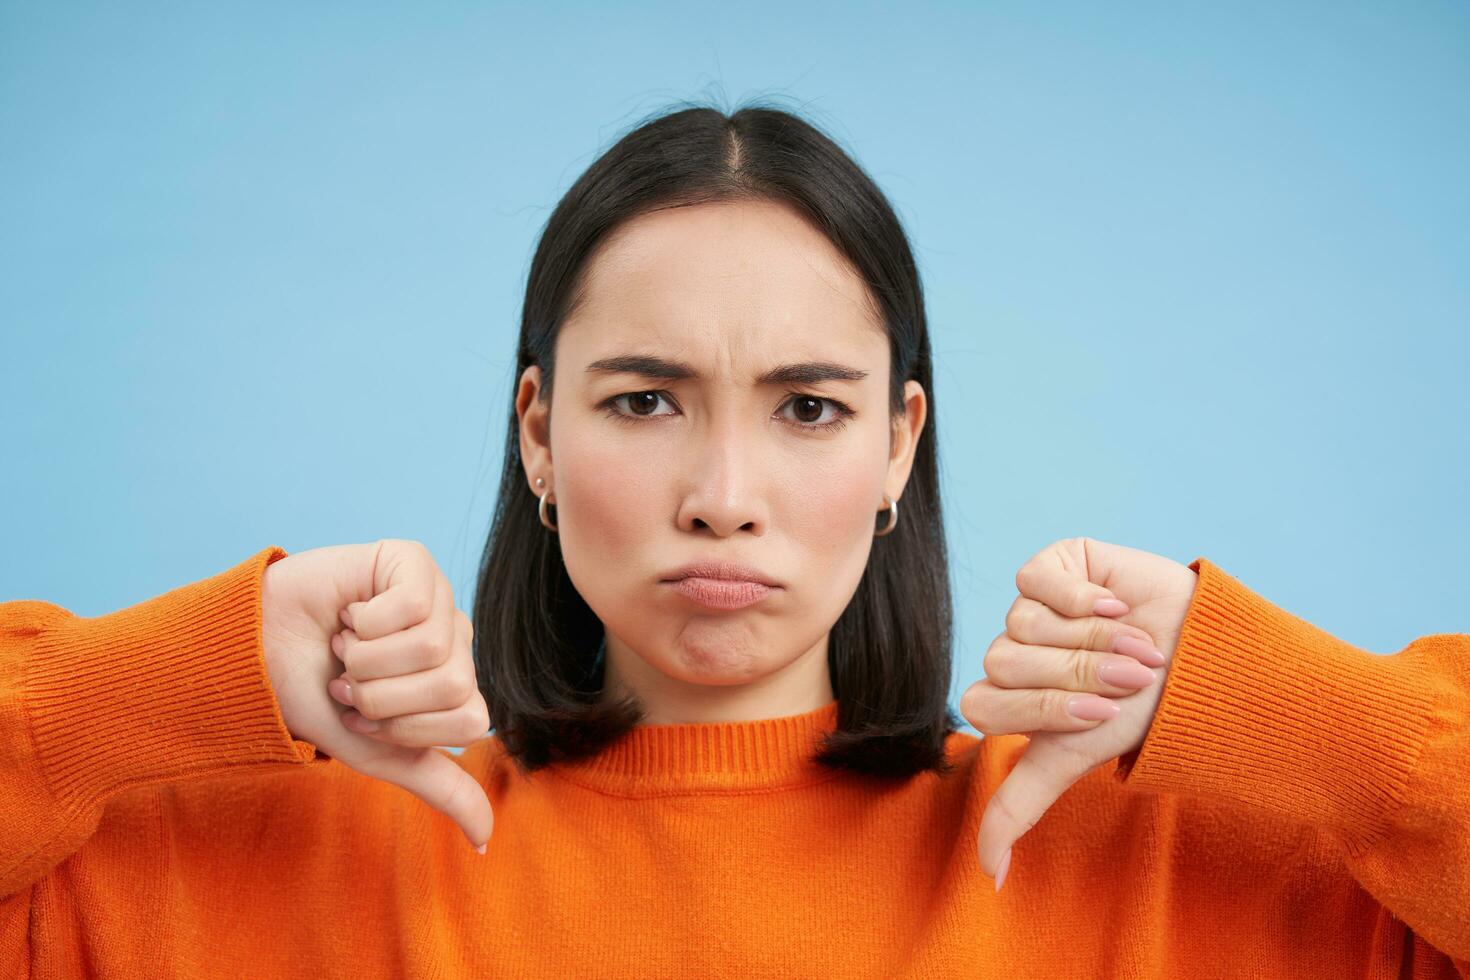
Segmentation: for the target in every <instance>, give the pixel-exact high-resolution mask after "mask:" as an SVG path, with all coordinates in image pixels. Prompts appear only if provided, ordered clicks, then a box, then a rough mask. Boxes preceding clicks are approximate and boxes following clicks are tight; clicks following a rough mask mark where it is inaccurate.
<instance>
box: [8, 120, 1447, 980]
mask: <svg viewBox="0 0 1470 980" xmlns="http://www.w3.org/2000/svg"><path fill="white" fill-rule="evenodd" d="M935 418H936V406H935V401H934V393H933V388H932V384H931V363H930V348H929V340H928V335H927V332H926V326H925V316H924V304H923V299H922V293H921V289H920V282H919V277H918V274H917V271H916V269H915V265H914V261H913V257H912V255H911V253H910V250H909V246H908V243H907V241H906V238H905V235H904V233H903V231H902V229H901V227H900V225H899V222H898V221H897V219H896V217H895V215H894V213H893V211H892V209H891V208H890V207H889V205H888V202H887V201H886V200H885V199H884V197H883V195H882V194H881V192H880V191H879V190H878V189H877V187H876V186H875V185H874V184H873V183H872V181H871V180H870V179H869V178H868V177H867V176H866V175H865V174H864V172H863V171H862V170H861V169H860V168H859V167H858V166H857V165H856V164H855V163H854V162H853V161H852V160H851V159H849V157H848V156H847V155H846V154H844V153H843V152H842V151H841V149H839V148H838V147H837V146H836V145H835V144H834V143H833V142H832V141H831V140H830V139H828V138H827V137H826V136H824V135H823V134H821V133H820V132H819V131H818V130H816V129H815V128H813V127H812V126H811V125H809V124H808V123H806V122H805V121H803V120H801V119H800V118H798V117H795V116H793V115H790V114H788V113H786V112H783V111H780V110H777V109H773V108H762V107H759V106H751V107H747V108H743V109H741V110H740V111H738V112H736V113H734V114H733V115H730V116H726V115H725V114H723V113H721V112H718V111H716V110H714V109H710V108H699V107H695V108H681V109H678V110H676V111H671V112H668V113H665V114H663V115H660V116H658V117H656V118H654V119H651V120H649V121H647V122H646V123H645V124H644V125H642V126H640V127H638V128H637V129H636V130H635V131H633V132H631V133H630V134H628V135H627V136H626V137H624V138H623V139H622V140H621V141H619V142H618V143H617V144H616V145H615V146H613V147H612V148H611V149H610V150H609V151H608V152H607V153H606V154H605V155H604V156H603V157H601V158H600V159H599V160H598V161H597V162H596V163H594V164H593V165H592V167H591V168H590V169H589V170H588V171H587V172H586V173H585V174H584V175H583V176H582V177H581V178H580V179H579V180H578V181H577V182H576V184H575V185H574V186H573V187H572V188H571V189H570V190H569V191H568V193H567V194H566V196H565V198H564V199H563V200H562V201H561V203H560V204H559V206H558V207H557V209H556V211H555V212H554V214H553V215H552V216H551V218H550V220H549V222H548V224H547V227H546V229H545V231H544V233H543V235H542V238H541V241H540V245H539V248H538V250H537V252H536V255H535V259H534V262H533V264H532V268H531V271H530V278H529V282H528V285H527V290H526V297H525V308H524V313H523V318H522V323H521V330H520V339H519V348H518V380H517V385H516V387H515V390H514V400H513V413H512V417H511V418H510V420H509V428H508V431H507V438H506V450H505V461H504V468H503V472H502V479H501V486H500V494H499V499H498V504H497V508H496V511H495V515H494V521H493V526H492V528H491V533H490V536H489V540H488V542H487V545H486V549H485V553H484V560H483V563H482V565H481V568H480V575H479V581H478V588H477V590H476V595H475V597H474V603H473V615H472V616H466V615H465V614H464V613H460V612H458V611H457V610H456V609H455V606H454V598H453V595H452V592H451V590H450V586H449V583H448V580H447V579H446V578H445V577H444V575H443V573H442V572H441V571H440V570H439V569H438V567H437V566H436V565H435V563H434V561H433V558H432V557H431V556H430V555H429V554H428V552H427V551H426V550H425V549H424V548H423V547H422V546H420V545H417V544H416V543H414V542H408V541H401V540H396V539H389V540H384V541H379V542H375V543H373V544H364V545H348V546H339V547H333V548H321V549H316V550H313V551H306V552H301V553H299V554H295V555H289V556H288V555H287V554H286V553H285V552H284V551H283V550H282V549H280V548H276V547H270V548H266V549H264V550H262V551H261V552H259V553H257V554H256V555H254V556H252V557H250V558H249V559H247V560H245V561H243V562H241V563H240V564H239V565H237V566H235V567H234V568H232V569H230V570H228V571H225V572H222V573H220V574H219V575H216V576H214V577H212V578H208V579H205V580H202V581H200V582H195V583H193V584H191V585H186V586H184V587H182V588H179V589H176V590H174V591H172V592H169V593H167V594H165V595H162V596H158V597H156V598H153V599H150V600H148V601H146V602H143V603H140V604H138V605H136V606H133V607H130V608H128V609H124V610H121V611H118V612H115V613H112V614H110V615H107V616H101V617H96V618H90V619H89V618H82V617H77V616H74V615H73V614H71V613H69V612H68V611H67V610H65V609H62V608H61V607H59V606H56V605H54V604H51V603H46V602H40V601H19V602H11V603H6V604H3V605H0V754H3V756H4V758H5V766H4V768H3V776H0V818H3V819H0V869H3V870H0V903H3V904H0V971H3V972H4V973H5V975H14V976H34V977H63V976H65V977H74V976H106V977H145V976H146V977H163V976H191V977H192V976H303V977H313V978H321V977H328V976H344V977H346V976H352V977H361V976H369V977H377V976H415V977H418V976H434V977H484V976H494V977H510V976H533V977H541V976H547V977H564V976H597V977H651V976H658V977H695V976H732V977H742V978H745V977H758V976H864V977H866V976H884V977H888V976H900V977H901V976H913V977H975V976H997V977H1012V978H1016V977H1046V978H1053V977H1058V976H1076V977H1095V976H1130V977H1145V976H1148V977H1195V976H1198V977H1324V978H1325V977H1333V978H1339V977H1346V976H1377V977H1388V976H1394V977H1397V976H1410V975H1412V976H1415V977H1453V976H1456V975H1457V974H1458V975H1460V976H1465V977H1470V635H1466V634H1463V633H1461V634H1440V635H1433V636H1426V637H1422V638H1420V639H1417V640H1415V641H1414V642H1412V643H1410V644H1409V645H1408V646H1406V647H1405V648H1403V649H1402V650H1400V651H1398V652H1396V653H1394V654H1392V655H1388V656H1381V655H1375V654H1372V653H1369V652H1367V651H1364V650H1361V649H1358V648H1356V647H1354V646H1351V645H1349V644H1347V643H1345V642H1343V641H1341V640H1338V639H1336V638H1334V637H1332V636H1330V635H1328V634H1326V633H1324V632H1323V631H1321V630H1319V629H1317V628H1316V627H1314V626H1312V625H1311V624H1309V623H1306V622H1305V621H1303V620H1301V619H1298V618H1296V617H1294V616H1292V615H1291V614H1289V613H1287V612H1285V611H1283V610H1281V609H1279V608H1277V607H1275V606H1273V605H1272V604H1270V603H1269V602H1267V601H1266V600H1264V599H1263V598H1261V597H1260V596H1258V595H1256V594H1255V593H1253V592H1251V591H1250V590H1249V589H1247V588H1246V587H1245V586H1243V585H1242V584H1241V583H1239V582H1237V581H1236V580H1235V579H1233V578H1231V577H1230V576H1229V575H1227V574H1225V573H1224V572H1223V571H1222V570H1221V569H1219V568H1218V567H1216V566H1215V565H1213V564H1212V563H1210V562H1209V561H1207V560H1206V559H1204V558H1199V559H1196V560H1195V561H1194V562H1193V563H1191V564H1190V565H1188V566H1183V565H1180V564H1178V563H1177V562H1173V561H1171V560H1169V559H1167V558H1162V557H1159V556H1156V555H1150V554H1147V553H1145V552H1142V551H1137V550H1135V549H1130V548H1124V547H1120V546H1117V545H1110V544H1107V543H1104V542H1099V541H1095V540H1093V539H1089V538H1074V539H1068V540H1065V541H1059V542H1056V543H1055V544H1053V545H1051V546H1049V547H1047V548H1045V549H1043V550H1042V551H1040V552H1039V553H1038V554H1037V555H1036V556H1035V557H1034V558H1033V559H1032V560H1030V561H1028V562H1027V563H1026V565H1025V566H1024V567H1022V568H1021V569H1020V570H1019V572H1018V573H1017V576H1016V584H1017V588H1018V592H1019V595H1018V597H1017V599H1016V602H1015V604H1014V605H1013V607H1012V609H1011V611H1010V613H1009V615H1008V616H1007V618H1006V629H1005V631H1004V632H1003V633H1002V634H1001V635H1000V636H998V637H997V638H996V640H995V641H994V642H993V643H992V644H991V646H990V648H989V650H988V651H987V654H986V658H985V667H986V677H985V678H984V679H983V680H981V681H978V682H976V683H974V684H971V685H970V686H969V687H968V688H967V689H966V690H965V692H964V696H963V698H962V701H961V705H962V708H963V712H962V713H963V714H964V715H965V717H966V718H968V720H969V721H970V722H971V723H972V724H973V725H974V726H975V727H976V728H977V729H978V730H980V731H981V732H982V733H985V734H986V735H989V736H991V737H988V738H984V739H977V738H974V737H973V736H969V735H965V734H963V733H961V732H958V731H957V730H956V729H957V727H958V724H959V722H958V719H957V718H956V717H955V716H954V714H953V713H952V712H951V710H950V709H949V707H948V700H949V696H950V692H951V649H950V618H951V615H950V606H949V583H948V577H947V568H946V565H947V558H946V550H945V541H944V532H943V522H942V518H941V509H940V501H939V481H938V469H937V459H936V453H935V438H934V427H935ZM388 451H391V449H389V450H388ZM900 504H901V506H900ZM349 705H350V707H348V706H349ZM1099 709H1101V710H1099ZM487 730H490V731H493V734H492V735H491V737H489V738H486V737H484V736H485V735H486V733H487ZM453 745H463V746H467V749H466V751H464V752H463V753H462V754H461V755H459V756H458V757H455V756H454V755H453V754H451V753H449V752H446V751H444V749H443V748H442V747H443V746H453ZM424 803H428V804H429V805H428V806H425V805H424ZM492 829H493V834H492ZM464 838H467V839H468V840H469V842H470V844H471V845H472V846H468V847H467V846H466V845H465V842H464ZM492 838H493V839H492ZM487 843H488V844H489V846H488V848H486V849H485V850H484V851H483V853H476V850H475V848H477V847H480V846H482V845H485V844H487ZM1002 886H1003V887H1002Z"/></svg>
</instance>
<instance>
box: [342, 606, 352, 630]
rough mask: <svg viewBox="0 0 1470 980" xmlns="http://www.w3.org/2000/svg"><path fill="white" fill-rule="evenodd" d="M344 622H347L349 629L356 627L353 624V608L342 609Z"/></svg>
mask: <svg viewBox="0 0 1470 980" xmlns="http://www.w3.org/2000/svg"><path fill="white" fill-rule="evenodd" d="M342 622H344V623H346V624H347V628H348V629H353V628H354V627H353V625H352V610H351V609H343V610H342Z"/></svg>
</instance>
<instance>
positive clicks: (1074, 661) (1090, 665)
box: [1067, 650, 1097, 691]
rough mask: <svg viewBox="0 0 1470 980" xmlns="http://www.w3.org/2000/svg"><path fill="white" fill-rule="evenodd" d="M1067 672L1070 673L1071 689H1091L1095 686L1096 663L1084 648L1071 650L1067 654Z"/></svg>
mask: <svg viewBox="0 0 1470 980" xmlns="http://www.w3.org/2000/svg"><path fill="white" fill-rule="evenodd" d="M1067 659H1068V664H1067V668H1068V669H1067V672H1068V673H1069V674H1070V675H1071V681H1072V690H1074V691H1091V690H1093V689H1094V688H1095V687H1096V686H1097V663H1096V661H1095V660H1094V659H1093V658H1092V657H1090V656H1088V653H1087V651H1086V650H1073V651H1071V653H1070V654H1068V658H1067Z"/></svg>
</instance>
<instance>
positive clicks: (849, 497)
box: [777, 446, 887, 588]
mask: <svg viewBox="0 0 1470 980" xmlns="http://www.w3.org/2000/svg"><path fill="white" fill-rule="evenodd" d="M875 460H878V461H879V462H878V463H877V464H876V465H875V462H874V461H875ZM886 475H887V465H886V456H885V454H884V451H883V449H882V448H877V449H875V448H873V447H871V446H869V447H866V448H862V447H853V451H851V452H845V453H841V454H836V455H831V456H826V457H822V458H813V459H811V460H810V461H808V464H807V465H804V466H802V467H800V468H799V470H798V471H797V472H795V473H793V475H792V477H791V478H790V479H789V480H787V481H786V483H785V485H784V486H783V487H782V489H781V490H780V492H779V501H780V502H779V504H777V506H778V507H779V508H780V515H781V516H780V519H781V523H782V524H783V525H785V527H784V528H783V531H784V534H785V535H788V536H790V537H791V538H793V539H794V541H795V544H796V545H797V546H798V548H799V549H800V551H802V552H803V553H805V554H806V555H807V556H809V561H810V563H811V565H812V569H813V571H819V570H822V571H826V572H827V573H829V574H831V575H835V576H838V577H839V578H840V579H841V580H842V581H843V582H846V581H848V580H849V579H850V580H851V582H852V584H853V586H854V588H855V587H856V583H857V579H858V578H859V577H861V574H862V570H863V568H864V567H865V566H866V563H867V558H868V552H869V550H870V548H871V544H872V542H871V539H872V535H873V530H874V528H875V527H876V523H875V522H876V519H877V514H878V510H879V508H880V507H882V505H883V480H884V477H885V476H886Z"/></svg>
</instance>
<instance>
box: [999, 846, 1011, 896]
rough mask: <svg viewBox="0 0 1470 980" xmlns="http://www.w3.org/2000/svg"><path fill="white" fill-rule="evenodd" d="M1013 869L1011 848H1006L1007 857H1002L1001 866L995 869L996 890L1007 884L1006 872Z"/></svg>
mask: <svg viewBox="0 0 1470 980" xmlns="http://www.w3.org/2000/svg"><path fill="white" fill-rule="evenodd" d="M1009 870H1011V849H1010V848H1009V847H1008V848H1006V854H1005V857H1003V858H1001V859H1000V867H999V868H996V869H995V890H996V891H1000V886H1001V885H1003V884H1005V880H1006V872H1007V871H1009Z"/></svg>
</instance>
